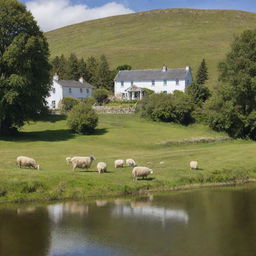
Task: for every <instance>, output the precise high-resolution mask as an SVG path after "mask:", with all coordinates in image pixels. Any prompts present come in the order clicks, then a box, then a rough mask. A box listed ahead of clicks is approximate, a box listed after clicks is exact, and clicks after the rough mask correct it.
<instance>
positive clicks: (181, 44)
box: [46, 9, 256, 86]
mask: <svg viewBox="0 0 256 256" xmlns="http://www.w3.org/2000/svg"><path fill="white" fill-rule="evenodd" d="M255 24H256V14H255V13H248V12H242V11H230V10H194V9H166V10H153V11H148V12H141V13H135V14H129V15H122V16H116V17H110V18H104V19H99V20H94V21H89V22H84V23H80V24H76V25H72V26H68V27H64V28H61V29H57V30H54V31H50V32H48V33H46V36H47V38H48V41H49V45H50V50H51V57H54V56H56V55H61V54H64V55H69V54H70V53H71V52H74V53H76V54H77V55H78V56H79V57H88V56H91V55H94V56H99V55H101V54H105V55H106V56H107V57H108V59H109V61H110V64H111V66H112V67H115V66H117V65H120V64H130V65H132V67H133V68H135V69H136V68H140V69H141V68H159V67H161V66H162V65H163V64H166V65H167V66H168V67H169V68H172V67H184V66H186V65H190V66H191V67H192V68H193V70H196V69H197V67H198V65H199V63H200V61H201V60H202V58H205V59H206V61H207V64H208V67H209V71H210V78H211V80H210V85H211V86H212V85H214V83H215V81H216V80H217V64H218V63H219V61H221V60H222V59H223V58H224V57H225V53H226V52H227V51H228V50H229V45H230V42H231V41H232V39H233V37H234V35H238V34H239V33H241V32H242V31H243V30H245V29H253V28H256V26H255Z"/></svg>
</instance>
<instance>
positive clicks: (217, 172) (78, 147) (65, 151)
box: [0, 115, 256, 201]
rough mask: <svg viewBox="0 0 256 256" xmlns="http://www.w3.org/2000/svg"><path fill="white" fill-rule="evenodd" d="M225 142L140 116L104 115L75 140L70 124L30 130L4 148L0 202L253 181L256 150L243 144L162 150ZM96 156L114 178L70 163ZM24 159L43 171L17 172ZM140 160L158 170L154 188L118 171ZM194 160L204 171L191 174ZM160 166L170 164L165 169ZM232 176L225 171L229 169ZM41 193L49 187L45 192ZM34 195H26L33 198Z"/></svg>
mask: <svg viewBox="0 0 256 256" xmlns="http://www.w3.org/2000/svg"><path fill="white" fill-rule="evenodd" d="M201 136H206V137H209V136H211V137H218V136H223V134H218V133H215V132H213V131H211V130H210V129H208V128H206V127H204V126H200V125H193V126H189V127H180V126H179V125H170V124H165V123H154V122H149V121H145V120H141V119H139V118H138V117H135V116H133V115H131V116H129V115H102V116H101V117H100V125H99V128H98V130H97V135H91V136H81V135H75V136H73V135H72V134H70V133H69V131H68V130H67V128H66V122H65V120H59V121H57V122H49V121H48V122H38V123H32V124H30V125H27V126H26V127H25V128H24V135H23V136H22V137H21V138H19V139H18V140H14V141H12V140H6V139H5V140H0V155H1V165H0V173H1V180H0V195H1V194H2V195H4V191H7V194H6V195H5V196H2V197H0V201H5V200H13V199H28V198H34V199H35V198H37V199H39V198H40V199H42V198H45V199H55V198H64V197H83V196H88V195H95V196H99V195H116V194H122V193H125V192H129V191H136V190H138V189H141V188H157V189H159V188H164V187H166V186H173V185H182V184H190V183H196V182H197V183H198V182H216V181H226V180H232V179H233V178H232V177H233V176H234V177H235V178H237V177H238V178H239V177H240V175H242V176H243V177H244V176H245V175H247V173H246V171H245V169H251V170H250V171H249V175H250V177H254V176H255V175H254V170H253V168H255V166H256V158H255V150H256V144H255V143H253V142H247V141H242V140H237V141H229V142H216V143H208V144H202V143H200V144H191V145H176V146H175V145H172V146H160V145H157V144H158V143H159V142H163V141H170V140H181V139H184V138H191V137H201ZM89 154H93V155H95V156H96V158H97V161H106V162H107V164H108V166H109V171H110V173H107V174H102V175H99V174H98V173H97V172H93V171H95V169H96V168H95V166H96V163H94V164H93V166H92V168H91V170H90V172H85V171H83V170H77V171H76V172H75V173H73V172H72V171H71V167H70V166H67V165H66V163H65V158H66V157H67V156H70V155H89ZM18 155H27V156H31V157H34V158H35V159H36V160H37V161H38V162H39V163H40V164H41V166H42V168H43V169H42V170H41V171H36V170H29V169H22V170H19V169H18V168H16V166H15V159H16V157H17V156H18ZM128 157H131V158H134V159H135V160H136V161H137V163H138V164H139V165H146V166H149V167H151V168H153V169H154V170H155V174H154V175H153V176H152V177H154V178H155V179H154V180H152V181H148V180H146V181H137V182H133V181H132V179H131V168H129V167H125V168H124V169H114V168H113V161H114V160H115V159H118V158H121V159H122V158H123V159H125V158H128ZM190 160H198V161H199V163H200V166H201V168H203V170H200V171H190V170H189V168H188V163H189V161H190ZM160 161H164V162H165V164H163V165H160ZM224 168H225V169H226V170H223V169H224ZM41 185H42V187H40V186H41ZM33 190H36V192H34V193H27V192H33Z"/></svg>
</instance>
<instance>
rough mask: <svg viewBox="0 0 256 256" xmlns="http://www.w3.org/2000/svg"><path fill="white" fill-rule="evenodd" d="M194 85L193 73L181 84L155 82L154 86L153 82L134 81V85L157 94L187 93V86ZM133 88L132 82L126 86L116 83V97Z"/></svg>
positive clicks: (125, 82) (125, 84)
mask: <svg viewBox="0 0 256 256" xmlns="http://www.w3.org/2000/svg"><path fill="white" fill-rule="evenodd" d="M191 83H192V76H191V73H189V74H188V76H187V77H186V79H185V80H179V84H176V80H167V84H166V85H165V84H164V81H163V80H162V81H155V85H152V81H133V85H135V86H138V87H141V88H147V89H150V90H153V91H154V92H155V93H161V92H167V93H173V92H174V91H175V90H179V91H182V92H185V89H186V87H187V86H189V85H190V84H191ZM129 87H131V82H130V81H124V85H123V86H122V85H121V82H115V95H118V94H121V93H126V91H125V90H126V89H128V88H129Z"/></svg>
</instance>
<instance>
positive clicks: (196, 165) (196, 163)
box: [189, 161, 198, 170]
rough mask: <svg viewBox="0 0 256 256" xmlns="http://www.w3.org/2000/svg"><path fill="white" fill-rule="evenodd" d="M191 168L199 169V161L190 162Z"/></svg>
mask: <svg viewBox="0 0 256 256" xmlns="http://www.w3.org/2000/svg"><path fill="white" fill-rule="evenodd" d="M189 166H190V169H191V170H197V169H198V162H197V161H191V162H190V163H189Z"/></svg>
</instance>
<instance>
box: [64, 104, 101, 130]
mask: <svg viewBox="0 0 256 256" xmlns="http://www.w3.org/2000/svg"><path fill="white" fill-rule="evenodd" d="M67 124H68V126H69V127H70V129H71V130H72V131H73V132H75V133H80V134H90V133H93V132H94V130H95V128H96V126H97V124H98V116H97V114H96V113H95V111H94V110H93V109H92V106H91V105H89V104H86V103H84V102H81V103H79V104H78V105H76V106H74V107H73V108H72V110H71V111H70V112H69V113H68V119H67Z"/></svg>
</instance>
